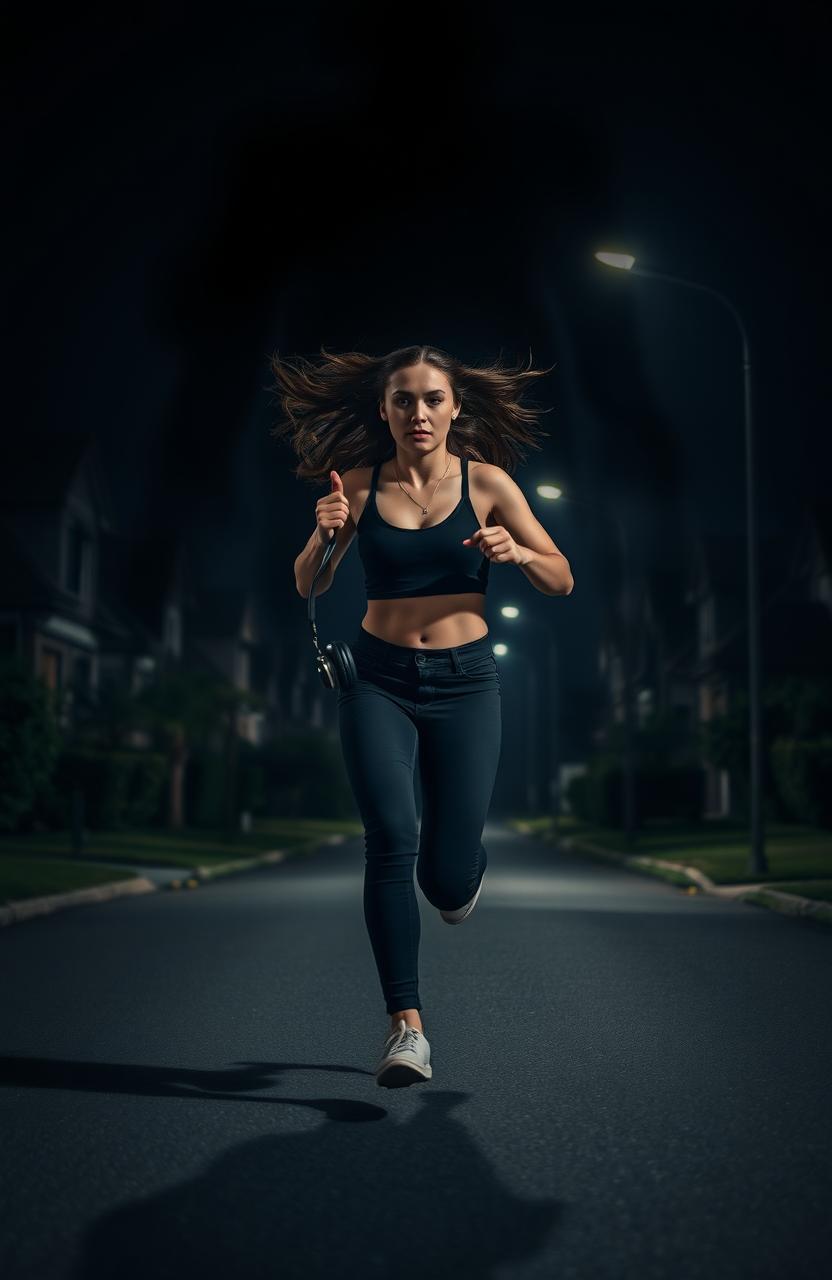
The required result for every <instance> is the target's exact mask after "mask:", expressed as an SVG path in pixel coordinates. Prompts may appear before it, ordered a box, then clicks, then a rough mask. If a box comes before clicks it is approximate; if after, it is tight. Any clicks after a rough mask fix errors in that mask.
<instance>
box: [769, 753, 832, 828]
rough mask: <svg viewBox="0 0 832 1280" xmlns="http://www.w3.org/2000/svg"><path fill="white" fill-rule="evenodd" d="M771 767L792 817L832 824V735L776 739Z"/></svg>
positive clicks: (824, 824) (824, 825) (814, 822)
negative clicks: (812, 737)
mask: <svg viewBox="0 0 832 1280" xmlns="http://www.w3.org/2000/svg"><path fill="white" fill-rule="evenodd" d="M771 767H772V772H773V774H774V779H775V783H776V786H777V790H778V793H779V795H780V797H781V799H782V801H783V803H784V805H785V806H786V808H787V810H788V813H789V816H790V817H792V818H794V819H795V820H796V821H798V822H805V823H808V824H809V825H810V826H816V827H830V826H832V735H828V734H827V735H825V736H823V737H819V738H814V739H800V738H786V737H780V738H776V739H775V741H774V743H773V744H772V747H771Z"/></svg>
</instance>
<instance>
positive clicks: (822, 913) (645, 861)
mask: <svg viewBox="0 0 832 1280" xmlns="http://www.w3.org/2000/svg"><path fill="white" fill-rule="evenodd" d="M558 843H559V844H561V845H562V846H563V848H564V849H566V850H567V851H568V852H570V853H577V854H580V853H582V852H586V853H588V854H589V855H590V856H591V857H595V858H601V859H602V860H603V861H605V862H614V863H617V864H618V865H619V866H623V867H625V868H626V869H627V870H634V871H643V872H645V873H646V874H647V875H658V876H659V877H660V878H661V879H667V877H666V876H663V875H662V874H661V873H662V872H663V871H671V872H675V873H676V875H679V876H683V877H685V879H687V880H688V881H689V882H690V883H692V884H695V885H697V887H698V888H700V889H701V890H702V891H703V893H710V894H711V895H712V896H714V897H717V898H734V899H736V900H737V901H739V902H748V903H750V904H751V905H752V906H759V907H768V908H769V909H770V910H772V911H779V912H781V913H782V914H783V915H787V916H809V917H811V918H812V919H813V920H820V921H821V922H822V923H823V924H832V902H823V901H820V900H818V899H816V898H804V897H802V896H801V895H800V894H797V893H783V892H782V890H780V889H772V888H769V887H768V886H767V885H763V884H715V883H714V881H713V880H711V878H710V876H706V875H705V873H704V872H703V871H700V870H699V868H698V867H691V866H689V865H688V864H687V863H684V862H670V861H669V860H668V859H666V858H650V857H648V856H647V855H646V854H627V853H618V852H616V851H614V850H612V849H605V848H603V846H602V845H598V844H591V843H590V842H589V841H588V840H580V839H576V838H575V837H574V836H561V837H560V839H559V841H558Z"/></svg>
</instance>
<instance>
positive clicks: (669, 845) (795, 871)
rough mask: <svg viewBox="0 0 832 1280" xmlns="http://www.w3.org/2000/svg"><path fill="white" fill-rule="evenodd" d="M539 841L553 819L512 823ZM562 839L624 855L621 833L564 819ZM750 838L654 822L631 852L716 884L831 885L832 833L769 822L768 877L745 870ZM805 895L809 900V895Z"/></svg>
mask: <svg viewBox="0 0 832 1280" xmlns="http://www.w3.org/2000/svg"><path fill="white" fill-rule="evenodd" d="M513 825H514V826H516V827H518V829H527V830H529V831H530V832H531V833H532V834H535V835H539V836H540V837H541V838H543V839H551V838H552V837H553V834H554V830H553V820H552V818H551V817H548V816H544V817H542V818H535V819H533V820H531V821H529V822H528V823H526V822H519V823H518V822H515V823H514V824H513ZM559 831H560V833H561V834H562V835H565V836H566V835H568V836H573V837H574V838H575V839H576V840H580V839H581V838H583V839H584V840H587V841H588V842H589V843H590V844H596V845H601V846H602V847H603V848H606V849H612V850H614V851H617V852H619V853H626V852H627V843H626V840H625V839H624V835H623V832H621V831H619V830H614V829H611V828H608V827H593V826H588V825H586V824H584V823H580V822H578V821H577V820H576V819H574V818H569V817H562V818H561V821H560V826H559ZM749 850H750V843H749V833H748V828H747V826H742V825H740V824H738V823H735V822H734V823H732V822H725V821H721V820H720V821H716V822H705V823H702V824H701V826H696V825H686V824H684V823H672V822H655V823H650V824H649V825H648V826H646V827H645V828H644V829H643V830H641V831H639V833H638V836H637V839H636V840H635V842H634V844H633V847H632V849H631V850H630V852H631V853H634V854H645V855H646V856H647V857H650V858H666V859H667V860H668V861H669V862H684V863H686V864H687V865H689V866H693V867H696V868H698V870H700V871H703V872H704V873H705V875H706V876H709V877H710V878H711V880H713V881H714V882H715V883H716V884H745V883H758V882H759V883H769V882H771V881H775V880H780V881H794V880H803V879H807V880H815V881H819V880H820V881H822V880H830V881H832V831H826V830H822V829H820V828H816V827H804V826H799V825H797V824H794V825H792V824H788V823H769V824H768V825H767V826H766V829H765V852H766V859H767V861H768V864H769V870H768V873H767V874H766V875H763V876H760V875H756V874H754V873H753V872H751V871H749V869H748V862H749ZM807 896H808V895H807Z"/></svg>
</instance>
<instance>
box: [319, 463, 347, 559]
mask: <svg viewBox="0 0 832 1280" xmlns="http://www.w3.org/2000/svg"><path fill="white" fill-rule="evenodd" d="M329 479H330V482H331V484H332V489H331V491H330V492H329V493H327V494H324V496H323V497H322V498H319V499H318V501H317V502H316V503H315V516H316V519H317V521H318V529H317V533H318V537H319V539H320V541H321V542H322V543H323V545H324V546H325V547H326V546H328V545H329V543H330V541H331V540H332V538H333V537H335V534H334V532H333V530H337V529H341V528H343V526H344V525H345V524H346V522H347V518H348V516H349V514H350V504H349V503H348V502H347V499H346V496H345V495H344V484H343V481H342V480H341V477H340V476H339V474H338V472H337V471H330V473H329Z"/></svg>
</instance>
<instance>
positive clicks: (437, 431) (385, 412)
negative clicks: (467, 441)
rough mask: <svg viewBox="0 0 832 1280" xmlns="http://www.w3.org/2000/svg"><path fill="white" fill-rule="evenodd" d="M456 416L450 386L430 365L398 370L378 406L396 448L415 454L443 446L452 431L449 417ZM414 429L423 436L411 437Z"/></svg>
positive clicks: (443, 375)
mask: <svg viewBox="0 0 832 1280" xmlns="http://www.w3.org/2000/svg"><path fill="white" fill-rule="evenodd" d="M456 412H457V406H456V405H454V399H453V392H452V390H451V384H450V382H449V381H448V379H447V377H446V376H445V374H444V373H443V372H442V370H441V369H437V368H436V366H435V365H432V364H414V365H411V366H410V368H409V369H397V370H396V372H395V373H394V374H393V376H392V377H391V378H390V379H389V381H388V383H387V390H386V392H385V395H384V403H383V405H381V406H380V413H381V416H382V418H384V419H385V421H386V422H387V423H388V425H389V427H390V433H391V435H392V436H393V439H394V440H395V442H396V445H397V446H398V447H399V448H401V449H404V450H406V451H407V452H412V453H414V454H420V453H432V452H433V450H434V449H437V448H440V447H441V446H442V445H444V442H445V439H446V437H447V435H448V432H449V431H450V429H451V414H452V413H453V414H454V416H456ZM416 427H418V428H421V429H422V430H423V431H424V432H425V434H424V435H422V436H416V435H414V434H413V432H414V428H416Z"/></svg>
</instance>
